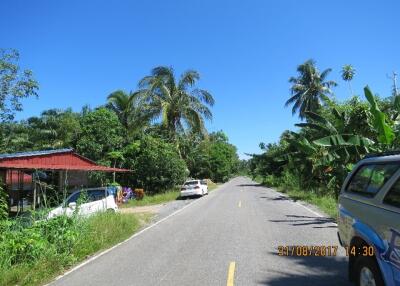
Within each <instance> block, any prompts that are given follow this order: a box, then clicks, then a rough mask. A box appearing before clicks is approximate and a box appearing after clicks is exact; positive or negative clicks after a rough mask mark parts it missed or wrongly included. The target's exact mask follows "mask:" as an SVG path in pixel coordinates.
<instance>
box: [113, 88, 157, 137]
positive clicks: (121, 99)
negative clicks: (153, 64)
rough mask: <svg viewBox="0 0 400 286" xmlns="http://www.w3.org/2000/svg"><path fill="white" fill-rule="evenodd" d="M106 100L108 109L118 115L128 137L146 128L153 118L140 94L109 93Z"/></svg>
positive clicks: (118, 91) (120, 91) (119, 91)
mask: <svg viewBox="0 0 400 286" xmlns="http://www.w3.org/2000/svg"><path fill="white" fill-rule="evenodd" d="M107 100H108V107H109V108H111V109H112V110H114V112H115V113H116V114H117V115H118V118H119V120H120V122H121V124H122V125H123V126H124V127H125V130H126V134H127V136H128V137H129V136H131V135H133V134H137V133H138V132H140V131H142V130H143V129H144V128H146V127H147V126H148V124H149V122H150V120H151V118H152V116H153V114H152V113H151V111H150V109H149V106H148V104H147V103H146V101H145V98H144V97H143V96H142V94H141V93H140V92H130V93H129V94H128V93H126V92H124V91H122V90H117V91H115V92H113V93H111V94H110V95H109V96H108V97H107Z"/></svg>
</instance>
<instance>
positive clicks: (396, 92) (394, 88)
mask: <svg viewBox="0 0 400 286" xmlns="http://www.w3.org/2000/svg"><path fill="white" fill-rule="evenodd" d="M388 78H389V79H391V80H392V81H393V86H392V96H393V97H396V96H398V95H400V92H399V89H398V88H397V72H395V71H393V72H392V76H388Z"/></svg>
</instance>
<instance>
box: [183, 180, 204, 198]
mask: <svg viewBox="0 0 400 286" xmlns="http://www.w3.org/2000/svg"><path fill="white" fill-rule="evenodd" d="M204 195H208V186H207V181H206V180H190V181H186V182H185V183H184V184H183V186H182V188H181V197H189V196H204Z"/></svg>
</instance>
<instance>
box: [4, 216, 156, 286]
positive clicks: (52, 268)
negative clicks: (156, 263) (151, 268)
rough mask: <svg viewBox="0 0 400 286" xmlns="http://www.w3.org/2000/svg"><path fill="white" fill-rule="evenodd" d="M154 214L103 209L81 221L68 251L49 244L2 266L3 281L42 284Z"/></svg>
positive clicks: (119, 237)
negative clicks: (29, 257)
mask: <svg viewBox="0 0 400 286" xmlns="http://www.w3.org/2000/svg"><path fill="white" fill-rule="evenodd" d="M150 218H151V215H149V214H141V215H138V214H118V213H116V214H112V213H102V214H98V215H95V216H92V217H89V218H88V219H86V220H82V222H81V223H79V224H78V225H79V228H80V230H81V231H80V232H78V233H79V234H78V237H77V239H76V243H75V244H74V245H72V247H71V249H70V251H69V253H57V252H55V251H53V250H52V249H51V247H50V245H49V247H47V249H46V250H44V252H43V253H42V254H41V255H40V256H39V258H38V259H36V260H33V261H25V262H23V263H18V264H15V265H13V266H11V267H6V266H3V267H0V285H4V286H8V285H42V284H44V283H46V282H49V281H51V280H52V279H53V278H54V277H56V276H57V275H59V274H61V273H62V272H64V271H65V270H67V269H68V268H70V267H72V266H73V265H75V264H77V263H79V262H80V261H82V260H84V259H85V258H87V257H88V256H90V255H93V254H94V253H96V252H99V251H101V250H104V249H106V248H109V247H111V246H112V245H115V244H117V243H119V242H121V241H123V240H125V239H127V238H128V237H130V236H131V235H133V234H134V233H135V232H136V231H138V229H139V228H140V227H141V226H142V225H143V224H145V223H147V222H148V221H149V220H150Z"/></svg>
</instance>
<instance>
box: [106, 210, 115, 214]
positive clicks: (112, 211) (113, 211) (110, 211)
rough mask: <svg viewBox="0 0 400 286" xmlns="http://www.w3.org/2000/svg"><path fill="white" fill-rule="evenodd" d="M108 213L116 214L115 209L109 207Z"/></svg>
mask: <svg viewBox="0 0 400 286" xmlns="http://www.w3.org/2000/svg"><path fill="white" fill-rule="evenodd" d="M107 213H108V214H115V210H114V209H107Z"/></svg>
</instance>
